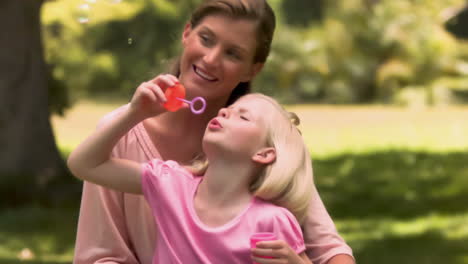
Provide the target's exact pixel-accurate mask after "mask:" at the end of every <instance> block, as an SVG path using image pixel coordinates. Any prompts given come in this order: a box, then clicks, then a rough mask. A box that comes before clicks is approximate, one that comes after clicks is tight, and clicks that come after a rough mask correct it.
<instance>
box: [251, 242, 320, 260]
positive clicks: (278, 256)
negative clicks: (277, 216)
mask: <svg viewBox="0 0 468 264" xmlns="http://www.w3.org/2000/svg"><path fill="white" fill-rule="evenodd" d="M251 252H252V260H253V261H254V262H256V263H259V264H286V263H288V264H293V263H294V264H302V263H312V262H311V261H310V260H309V259H308V258H307V256H306V254H305V252H303V253H301V254H300V255H298V254H297V253H296V252H295V251H294V250H293V249H292V248H291V247H290V246H289V244H288V243H286V242H285V241H283V240H273V241H262V242H258V243H257V247H256V248H253V249H252V250H251ZM260 256H267V257H273V258H262V257H260Z"/></svg>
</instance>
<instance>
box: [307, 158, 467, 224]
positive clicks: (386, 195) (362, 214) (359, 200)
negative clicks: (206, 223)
mask: <svg viewBox="0 0 468 264" xmlns="http://www.w3.org/2000/svg"><path fill="white" fill-rule="evenodd" d="M467 164H468V152H459V153H446V154H440V153H423V152H411V151H388V152H377V153H369V154H343V155H340V156H336V157H332V158H329V159H314V161H313V166H314V175H315V182H316V185H317V188H318V190H319V192H320V195H321V197H322V199H323V201H324V203H325V204H326V206H327V209H328V211H329V213H330V214H331V215H332V216H333V218H340V219H347V218H352V219H356V218H366V217H371V218H379V217H392V218H403V219H404V218H412V217H416V216H420V215H425V214H428V213H442V214H452V213H456V212H465V211H468V203H467V202H466V201H468V165H467Z"/></svg>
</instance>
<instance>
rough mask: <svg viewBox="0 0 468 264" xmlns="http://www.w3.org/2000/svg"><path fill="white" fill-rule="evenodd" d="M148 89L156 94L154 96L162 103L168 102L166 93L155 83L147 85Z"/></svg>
mask: <svg viewBox="0 0 468 264" xmlns="http://www.w3.org/2000/svg"><path fill="white" fill-rule="evenodd" d="M147 86H148V89H149V90H151V92H152V93H153V94H154V96H155V97H156V98H157V100H158V101H159V102H161V103H165V102H166V101H167V99H166V95H165V94H164V92H163V91H162V90H161V88H160V87H159V86H158V85H156V84H154V83H151V82H149V83H147Z"/></svg>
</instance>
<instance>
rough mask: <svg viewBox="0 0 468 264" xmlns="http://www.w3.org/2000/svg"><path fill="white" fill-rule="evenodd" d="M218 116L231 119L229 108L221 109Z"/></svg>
mask: <svg viewBox="0 0 468 264" xmlns="http://www.w3.org/2000/svg"><path fill="white" fill-rule="evenodd" d="M218 116H220V117H224V118H228V117H229V111H228V109H227V108H221V109H220V110H219V112H218Z"/></svg>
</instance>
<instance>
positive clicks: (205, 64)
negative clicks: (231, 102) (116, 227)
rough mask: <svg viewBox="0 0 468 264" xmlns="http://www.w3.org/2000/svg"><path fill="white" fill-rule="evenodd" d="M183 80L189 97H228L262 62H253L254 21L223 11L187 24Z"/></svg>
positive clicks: (183, 55)
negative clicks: (221, 13)
mask: <svg viewBox="0 0 468 264" xmlns="http://www.w3.org/2000/svg"><path fill="white" fill-rule="evenodd" d="M182 42H183V47H184V51H183V54H182V57H181V65H180V67H181V69H180V70H181V73H180V76H179V79H180V81H181V82H182V83H183V84H184V86H185V87H187V93H188V96H189V97H194V96H203V97H205V98H206V99H208V100H217V99H220V100H227V98H228V97H229V95H230V94H231V92H232V90H233V89H234V88H235V87H236V86H237V85H238V84H239V82H246V81H249V80H251V79H252V78H253V77H254V76H255V75H256V73H257V72H258V71H260V69H261V68H262V66H263V64H261V63H253V58H254V56H255V48H256V25H255V22H253V21H249V20H244V19H232V18H229V17H226V16H222V15H210V16H207V17H205V18H204V19H203V20H202V21H201V22H200V23H199V24H198V25H197V26H196V27H194V28H192V27H191V26H190V25H189V24H188V25H186V27H185V29H184V33H183V36H182Z"/></svg>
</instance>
